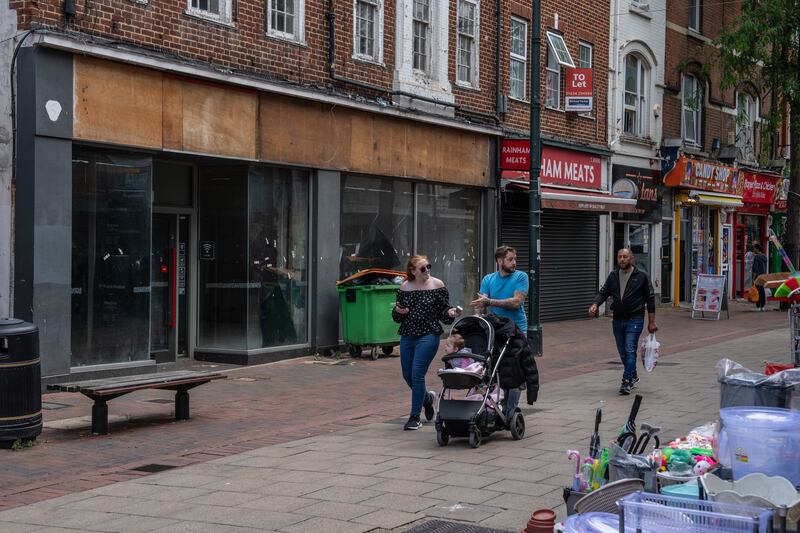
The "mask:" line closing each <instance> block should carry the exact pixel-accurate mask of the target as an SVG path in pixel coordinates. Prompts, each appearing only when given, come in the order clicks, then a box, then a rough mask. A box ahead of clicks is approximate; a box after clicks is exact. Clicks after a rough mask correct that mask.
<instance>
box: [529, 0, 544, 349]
mask: <svg viewBox="0 0 800 533" xmlns="http://www.w3.org/2000/svg"><path fill="white" fill-rule="evenodd" d="M531 11H532V13H531V26H532V27H531V124H530V139H531V149H530V150H531V151H530V157H529V160H530V194H529V198H528V225H529V230H530V231H529V234H528V249H529V250H530V266H529V268H528V287H529V292H528V341H529V342H530V344H531V348H532V349H533V354H534V355H541V354H542V324H541V322H540V318H539V295H540V290H539V289H540V286H541V283H540V280H541V263H542V258H541V252H542V248H541V229H542V199H541V192H540V190H539V172H540V168H541V159H542V138H541V132H540V126H541V105H540V98H541V95H540V92H541V90H540V88H541V85H540V81H541V79H540V76H539V69H540V50H541V44H542V31H541V18H542V13H541V4H540V0H531Z"/></svg>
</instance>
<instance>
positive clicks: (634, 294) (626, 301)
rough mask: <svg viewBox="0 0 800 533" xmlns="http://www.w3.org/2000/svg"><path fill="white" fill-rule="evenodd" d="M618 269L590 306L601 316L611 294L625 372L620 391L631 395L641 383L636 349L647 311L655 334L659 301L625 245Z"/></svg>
mask: <svg viewBox="0 0 800 533" xmlns="http://www.w3.org/2000/svg"><path fill="white" fill-rule="evenodd" d="M617 267H618V268H617V270H614V271H613V272H611V274H609V275H608V278H606V282H605V283H604V284H603V286H602V287H600V291H599V292H598V293H597V297H596V298H595V299H594V303H593V304H592V305H591V307H589V316H591V317H593V316H597V308H598V306H600V305H603V302H605V301H606V300H607V299H608V298H609V297H611V311H613V313H614V321H613V328H614V340H616V342H617V352H619V357H620V359H622V364H623V365H624V371H623V374H622V384H621V385H620V387H619V393H620V394H626V395H627V394H630V393H631V389H632V388H633V387H634V386H635V385H636V384H637V383H638V382H639V376H638V375H637V374H636V348H637V346H638V345H639V336H640V335H641V334H642V329H644V312H645V309H647V317H648V321H647V331H649V332H650V333H655V332H656V331H657V330H658V327H657V326H656V300H655V296H654V295H653V285H652V284H651V283H650V279H649V278H648V277H647V274H645V273H644V272H642V271H641V270H639V269H638V268H636V266H635V265H634V256H633V252H631V250H630V249H629V248H622V249H620V250H619V251H618V252H617Z"/></svg>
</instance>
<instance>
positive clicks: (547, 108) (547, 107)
mask: <svg viewBox="0 0 800 533" xmlns="http://www.w3.org/2000/svg"><path fill="white" fill-rule="evenodd" d="M544 108H545V109H546V110H548V111H555V112H556V113H566V111H564V110H563V109H561V108H560V107H553V106H549V105H547V104H545V105H544Z"/></svg>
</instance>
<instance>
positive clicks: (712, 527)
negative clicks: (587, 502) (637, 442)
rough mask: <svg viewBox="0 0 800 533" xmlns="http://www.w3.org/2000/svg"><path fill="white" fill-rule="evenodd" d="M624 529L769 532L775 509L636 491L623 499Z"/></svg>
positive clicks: (675, 532)
mask: <svg viewBox="0 0 800 533" xmlns="http://www.w3.org/2000/svg"><path fill="white" fill-rule="evenodd" d="M618 503H619V522H620V531H637V532H639V531H641V532H643V533H645V532H646V533H678V532H682V533H683V532H691V533H739V532H741V533H756V532H758V533H767V532H768V531H771V529H772V511H771V510H769V509H764V508H762V507H749V506H745V505H734V504H730V503H722V502H711V501H706V500H689V499H686V498H676V497H674V496H664V495H659V494H650V493H647V492H635V493H633V494H629V495H628V496H625V497H624V498H622V499H621V500H620V501H619V502H618Z"/></svg>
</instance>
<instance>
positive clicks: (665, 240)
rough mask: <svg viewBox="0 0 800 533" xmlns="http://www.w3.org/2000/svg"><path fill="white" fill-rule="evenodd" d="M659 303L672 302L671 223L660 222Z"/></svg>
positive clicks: (669, 221) (667, 221)
mask: <svg viewBox="0 0 800 533" xmlns="http://www.w3.org/2000/svg"><path fill="white" fill-rule="evenodd" d="M660 252H661V254H660V255H661V301H662V302H671V301H672V221H671V220H664V221H662V222H661V248H660Z"/></svg>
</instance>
